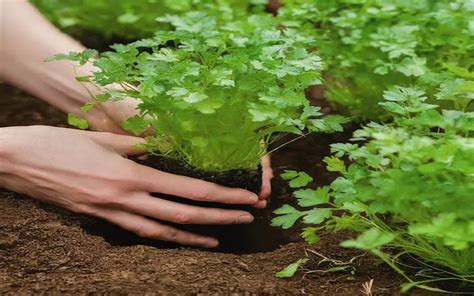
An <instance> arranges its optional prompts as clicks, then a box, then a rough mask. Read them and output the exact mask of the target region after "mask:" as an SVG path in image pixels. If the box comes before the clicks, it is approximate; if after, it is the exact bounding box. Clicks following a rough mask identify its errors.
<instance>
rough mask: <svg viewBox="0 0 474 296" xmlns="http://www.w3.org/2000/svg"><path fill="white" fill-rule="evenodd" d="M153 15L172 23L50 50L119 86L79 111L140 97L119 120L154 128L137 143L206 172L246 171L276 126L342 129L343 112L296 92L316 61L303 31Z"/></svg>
mask: <svg viewBox="0 0 474 296" xmlns="http://www.w3.org/2000/svg"><path fill="white" fill-rule="evenodd" d="M158 21H160V22H164V23H167V24H170V25H171V26H173V27H175V30H173V31H159V32H156V33H155V36H154V37H153V38H150V39H144V40H140V41H137V42H135V43H131V44H128V45H114V46H112V48H113V49H114V50H115V51H111V52H105V53H102V54H100V55H98V54H97V52H95V51H92V50H87V51H85V52H83V53H70V54H67V55H57V56H56V59H70V60H75V61H79V62H81V63H83V64H84V63H86V62H87V61H89V60H91V61H93V63H94V65H95V66H96V67H97V68H98V71H97V72H96V73H94V75H93V76H92V77H80V78H79V80H80V81H85V82H91V83H93V84H95V85H98V86H100V87H108V86H111V85H117V84H118V85H121V86H122V89H119V90H117V89H112V90H109V91H107V92H105V93H103V94H101V95H98V96H96V97H95V102H94V103H91V104H88V105H86V106H85V107H84V110H87V109H89V108H91V107H92V106H93V105H94V104H95V103H100V102H104V101H107V100H120V99H121V98H124V97H127V96H128V97H132V98H135V99H137V100H139V102H140V105H139V109H140V115H138V116H136V117H133V118H130V119H129V120H128V121H127V122H126V123H125V125H124V127H125V128H126V129H127V130H129V131H132V132H135V133H140V132H142V131H143V130H144V129H145V128H147V127H148V126H153V128H154V130H155V132H156V135H155V136H151V137H148V138H147V140H148V143H147V145H146V148H147V149H148V150H149V151H150V152H151V153H162V154H167V155H169V156H171V157H176V158H179V159H183V160H185V161H186V162H187V163H188V164H189V165H191V166H193V167H196V168H201V169H204V170H208V171H226V170H231V169H248V170H254V169H256V168H257V166H258V164H259V161H260V158H261V157H262V156H263V155H265V154H266V153H267V152H268V151H267V147H268V145H269V144H270V143H271V142H272V141H273V140H274V139H275V138H276V137H277V136H278V135H281V134H286V133H293V134H297V135H302V134H304V133H307V132H312V131H324V132H329V131H333V130H341V129H342V127H341V124H342V123H344V122H345V119H344V118H343V117H341V116H327V117H325V118H324V119H323V118H321V116H322V114H321V113H320V112H319V108H317V107H313V106H310V104H309V101H308V100H307V99H306V97H305V94H304V90H305V88H307V87H308V86H310V85H314V84H318V83H320V71H321V69H322V62H321V59H320V58H319V56H318V55H317V53H315V52H310V51H308V50H307V49H306V48H307V46H308V43H310V42H312V39H311V38H309V37H306V36H304V35H302V34H299V33H298V32H296V31H295V30H292V29H283V28H278V27H277V23H276V22H275V20H274V18H273V17H272V16H269V15H253V16H250V17H248V18H245V17H244V18H235V19H234V20H233V21H230V20H229V19H224V20H223V19H221V18H216V17H214V16H212V15H211V16H210V15H208V14H207V13H204V12H190V13H187V14H185V15H184V16H182V17H181V16H176V15H167V16H164V17H160V18H158ZM97 55H98V56H97ZM93 56H97V57H96V59H91V58H93Z"/></svg>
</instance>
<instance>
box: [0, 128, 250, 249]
mask: <svg viewBox="0 0 474 296" xmlns="http://www.w3.org/2000/svg"><path fill="white" fill-rule="evenodd" d="M141 142H143V139H141V138H136V137H132V136H123V135H116V134H111V133H100V132H90V131H80V130H74V129H65V128H55V127H47V126H30V127H7V128H1V129H0V186H1V187H6V188H8V189H10V190H13V191H17V192H21V193H25V194H28V195H29V196H31V197H34V198H37V199H39V200H42V201H44V202H48V203H52V204H56V205H59V206H61V207H64V208H66V209H69V210H71V211H74V212H78V213H84V214H88V215H92V216H95V217H99V218H102V219H105V220H107V221H110V222H111V223H114V224H116V225H118V226H120V227H122V228H124V229H127V230H129V231H132V232H134V233H136V234H137V235H139V236H142V237H147V238H152V239H158V240H163V241H170V242H176V243H179V244H185V245H193V246H200V247H208V248H212V247H216V246H217V245H218V241H217V240H216V239H215V238H211V237H206V236H203V235H197V234H193V233H189V232H185V231H182V230H178V229H176V228H173V227H171V226H167V225H163V224H161V223H159V222H157V221H156V220H161V221H169V222H173V223H177V224H237V223H251V222H252V220H253V217H252V216H251V215H250V214H249V213H247V212H245V211H239V210H225V209H217V208H203V207H196V206H190V205H185V204H180V203H176V202H172V201H167V200H164V199H160V198H156V197H152V196H151V195H150V192H159V193H163V194H167V195H175V196H179V197H184V198H188V199H192V200H197V201H213V202H220V203H226V204H250V205H251V204H255V203H257V202H258V197H257V195H255V194H253V193H251V192H249V191H246V190H244V189H236V188H226V187H223V186H220V185H217V184H214V183H210V182H205V181H202V180H197V179H192V178H188V177H184V176H178V175H172V174H169V173H165V172H161V171H157V170H154V169H152V168H149V167H146V166H142V165H139V164H137V163H135V162H133V161H131V160H129V159H127V158H126V157H125V156H126V155H132V154H139V153H140V152H139V151H137V150H136V149H135V148H133V146H134V145H135V144H137V143H141ZM151 218H153V219H151ZM155 219H156V220H155Z"/></svg>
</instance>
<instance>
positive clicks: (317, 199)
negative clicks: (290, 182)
mask: <svg viewBox="0 0 474 296" xmlns="http://www.w3.org/2000/svg"><path fill="white" fill-rule="evenodd" d="M329 189H330V188H329V186H324V187H320V188H318V189H316V190H313V189H303V190H297V191H295V192H294V193H293V194H294V196H295V197H296V199H298V204H299V205H300V206H302V207H311V206H317V205H320V204H325V203H328V202H329Z"/></svg>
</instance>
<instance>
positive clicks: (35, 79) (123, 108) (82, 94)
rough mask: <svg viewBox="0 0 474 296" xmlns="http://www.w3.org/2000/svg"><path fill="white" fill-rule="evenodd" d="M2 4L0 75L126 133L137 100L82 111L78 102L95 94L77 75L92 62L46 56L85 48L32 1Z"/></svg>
mask: <svg viewBox="0 0 474 296" xmlns="http://www.w3.org/2000/svg"><path fill="white" fill-rule="evenodd" d="M0 5H1V6H2V9H1V11H0V26H1V27H0V30H1V32H0V39H1V40H0V80H3V81H6V82H8V83H10V84H13V85H15V86H17V87H19V88H21V89H24V90H26V91H28V92H29V93H31V94H32V95H34V96H35V97H37V98H39V99H42V100H44V101H46V102H48V103H49V104H51V105H53V106H55V107H57V108H59V109H61V110H62V111H64V112H66V113H73V114H76V115H83V116H85V118H86V119H87V120H88V121H89V123H90V124H91V126H93V127H94V128H95V129H96V130H100V131H109V132H114V133H124V131H123V130H122V129H121V122H122V121H123V120H125V119H126V118H128V117H130V116H132V115H134V114H135V112H136V111H135V107H136V105H137V103H136V102H135V101H134V100H131V99H127V100H124V101H121V102H108V103H105V104H101V105H99V106H97V107H96V108H94V109H92V110H90V111H89V112H87V113H84V114H82V113H81V111H80V108H81V107H82V106H83V105H84V104H85V103H88V102H90V101H91V96H90V95H89V93H88V92H87V91H86V89H85V88H84V87H83V86H82V85H81V84H80V83H78V82H77V81H76V80H75V77H76V76H78V75H79V76H87V75H90V74H92V71H93V70H94V67H93V66H92V65H91V64H86V65H85V66H84V67H80V68H77V69H76V71H77V72H75V70H74V68H73V67H72V66H71V64H70V63H68V62H54V63H45V62H44V60H45V59H46V58H48V57H51V56H52V55H54V54H57V53H67V52H70V51H75V52H80V51H83V50H84V49H85V48H84V47H83V46H82V45H81V44H80V43H79V42H77V41H75V40H74V39H72V38H71V37H69V36H68V35H66V34H64V33H62V32H61V31H59V30H58V29H56V28H55V27H54V26H53V25H51V24H50V23H49V22H48V21H47V20H46V19H45V18H44V17H43V16H42V15H41V14H40V13H39V12H38V11H37V10H36V9H35V8H34V7H33V6H32V5H31V4H30V3H29V2H28V1H26V0H1V2H0ZM90 91H91V92H93V93H94V92H100V90H96V89H90Z"/></svg>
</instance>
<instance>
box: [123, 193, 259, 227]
mask: <svg viewBox="0 0 474 296" xmlns="http://www.w3.org/2000/svg"><path fill="white" fill-rule="evenodd" d="M121 205H122V207H123V208H124V209H126V210H127V211H131V212H134V213H136V214H139V215H143V216H148V217H152V218H155V219H159V220H163V221H169V222H173V223H177V224H202V225H217V224H219V225H225V224H248V223H251V222H252V221H253V216H252V215H250V214H249V213H247V212H245V211H239V210H226V209H218V208H205V207H197V206H191V205H185V204H180V203H177V202H173V201H168V200H164V199H160V198H156V197H153V196H150V195H145V194H137V195H136V196H133V197H130V198H127V199H125V200H123V201H122V202H121Z"/></svg>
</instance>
